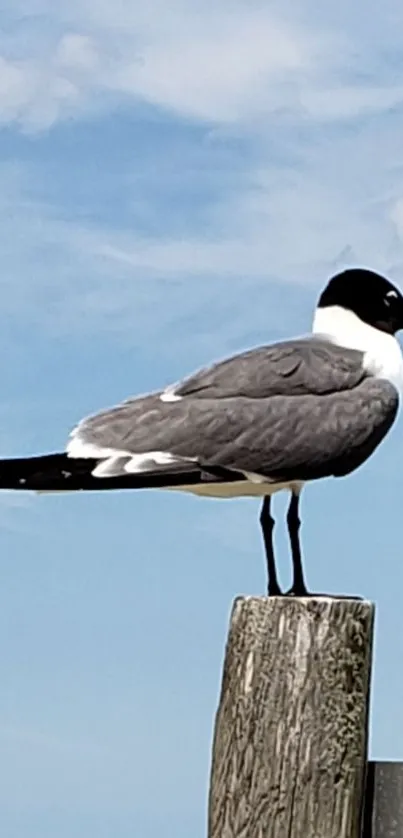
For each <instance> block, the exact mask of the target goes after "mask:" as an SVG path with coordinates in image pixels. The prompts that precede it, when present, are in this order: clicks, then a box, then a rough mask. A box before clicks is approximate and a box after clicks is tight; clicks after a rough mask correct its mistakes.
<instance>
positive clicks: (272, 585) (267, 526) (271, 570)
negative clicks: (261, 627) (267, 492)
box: [260, 496, 282, 596]
mask: <svg viewBox="0 0 403 838" xmlns="http://www.w3.org/2000/svg"><path fill="white" fill-rule="evenodd" d="M260 526H261V527H262V533H263V541H264V546H265V551H266V562H267V576H268V583H267V593H268V595H269V596H282V591H281V590H280V585H279V584H278V579H277V571H276V562H275V558H274V548H273V527H274V520H273V518H272V517H271V514H270V497H269V496H266V497H265V498H264V499H263V506H262V511H261V513H260Z"/></svg>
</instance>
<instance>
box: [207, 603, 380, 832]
mask: <svg viewBox="0 0 403 838" xmlns="http://www.w3.org/2000/svg"><path fill="white" fill-rule="evenodd" d="M373 618H374V606H373V605H372V604H371V603H370V602H363V601H360V600H352V599H330V598H319V597H318V598H303V599H291V598H283V597H273V598H257V597H247V598H239V599H237V600H235V603H234V607H233V611H232V615H231V624H230V631H229V638H228V643H227V649H226V657H225V664H224V674H223V682H222V689H221V698H220V704H219V709H218V713H217V717H216V724H215V733H214V745H213V763H212V775H211V785H210V798H209V818H208V820H209V824H208V836H209V838H361V818H362V807H363V793H364V784H365V770H366V756H367V754H366V751H367V724H368V704H369V683H370V669H371V651H372V634H373Z"/></svg>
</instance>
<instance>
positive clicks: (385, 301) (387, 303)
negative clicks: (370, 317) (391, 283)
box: [384, 290, 399, 308]
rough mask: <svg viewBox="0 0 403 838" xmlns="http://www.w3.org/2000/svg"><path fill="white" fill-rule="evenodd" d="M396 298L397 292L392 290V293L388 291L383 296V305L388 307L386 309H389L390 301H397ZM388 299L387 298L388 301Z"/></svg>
mask: <svg viewBox="0 0 403 838" xmlns="http://www.w3.org/2000/svg"><path fill="white" fill-rule="evenodd" d="M398 296H399V295H398V293H397V291H393V290H392V291H388V292H387V293H386V294H385V298H384V303H385V306H388V308H389V307H390V304H391V300H392V299H395V300H397V298H398ZM388 298H389V299H388Z"/></svg>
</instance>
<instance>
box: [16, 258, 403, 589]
mask: <svg viewBox="0 0 403 838" xmlns="http://www.w3.org/2000/svg"><path fill="white" fill-rule="evenodd" d="M402 328H403V297H402V294H401V293H400V291H399V290H398V289H397V288H396V287H395V286H394V285H393V284H392V283H391V282H390V281H389V280H388V279H386V278H385V277H383V276H381V275H380V274H378V273H376V272H374V271H372V270H367V269H364V268H350V269H347V270H344V271H342V272H341V273H338V274H336V275H335V276H333V277H331V278H330V280H329V281H328V282H327V285H326V287H325V288H324V289H323V290H322V292H321V294H320V296H319V299H318V301H317V305H316V308H315V311H314V316H313V323H312V329H311V332H310V333H309V334H308V335H306V336H303V337H297V338H292V339H290V340H284V341H281V342H278V343H272V344H269V345H266V346H261V347H258V348H254V349H250V350H249V351H246V352H242V353H240V354H237V355H235V356H233V357H230V358H227V359H224V360H221V361H218V362H217V363H214V364H213V365H211V366H208V367H205V368H203V369H201V370H199V371H197V372H195V373H193V374H191V375H189V376H188V377H187V378H184V379H182V380H181V381H179V382H177V383H176V384H172V385H170V386H169V387H167V388H166V389H164V390H159V391H156V392H152V393H149V394H146V395H140V396H136V397H132V398H130V399H128V400H127V401H125V402H123V403H122V404H120V405H117V406H115V407H112V408H111V409H107V410H103V411H101V412H99V413H96V414H95V415H92V416H89V417H86V418H84V419H82V420H81V421H80V422H79V423H78V425H77V426H76V427H75V428H74V429H73V430H72V432H71V434H70V437H69V438H68V442H67V446H66V450H65V452H64V453H61V454H49V455H45V456H39V457H38V456H37V457H28V458H23V459H22V458H18V459H6V460H0V488H2V489H26V490H34V491H38V492H49V491H50V492H55V491H56V492H58V491H62V492H65V491H84V490H87V491H89V490H94V489H146V488H159V489H165V490H180V491H182V492H191V493H193V494H195V495H199V496H202V497H214V498H234V497H245V496H249V497H260V498H261V499H262V506H261V513H260V525H261V529H262V535H263V543H264V548H265V554H266V563H267V574H268V586H267V593H268V595H269V596H294V597H296V596H298V597H303V596H310V595H312V594H310V593H309V591H308V589H307V586H306V582H305V575H304V569H303V561H302V553H301V546H300V532H299V531H300V523H301V522H300V516H299V505H300V498H301V492H302V489H303V488H304V486H305V484H306V483H309V482H310V481H313V480H319V479H321V478H325V477H332V476H333V477H343V476H345V475H347V474H350V473H351V472H353V471H354V470H355V469H357V468H358V467H359V466H360V465H362V464H363V463H364V462H365V461H366V460H367V459H368V458H369V457H370V455H371V454H372V453H373V452H374V451H375V449H376V448H377V447H378V445H379V444H380V443H381V442H382V440H383V439H384V437H385V436H386V434H387V432H388V431H389V429H390V428H391V426H392V424H393V422H394V421H395V418H396V415H397V412H398V407H399V399H400V394H401V392H402V387H403V357H402V352H401V349H400V346H399V343H398V341H397V339H396V333H397V332H398V331H399V330H400V329H402ZM282 490H287V491H288V492H289V493H290V502H289V506H288V512H287V526H288V533H289V541H290V547H291V557H292V568H293V578H292V585H291V588H290V589H289V590H288V591H286V592H283V591H282V590H281V588H280V585H279V581H278V575H277V569H276V561H275V554H274V548H273V527H274V519H273V518H272V516H271V498H272V496H273V495H274V494H275V493H276V492H279V491H282Z"/></svg>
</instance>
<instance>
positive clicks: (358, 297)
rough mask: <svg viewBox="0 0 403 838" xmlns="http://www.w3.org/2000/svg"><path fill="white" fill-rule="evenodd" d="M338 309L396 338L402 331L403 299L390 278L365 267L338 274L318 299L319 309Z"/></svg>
mask: <svg viewBox="0 0 403 838" xmlns="http://www.w3.org/2000/svg"><path fill="white" fill-rule="evenodd" d="M329 306H338V307H339V308H343V309H345V310H347V311H352V312H353V313H354V314H356V315H357V317H359V318H360V320H362V321H363V322H364V323H367V324H368V325H370V326H373V327H374V328H375V329H380V330H381V331H382V332H387V333H388V334H392V335H394V334H395V333H396V332H398V331H399V329H403V296H402V294H401V293H400V291H399V289H398V288H396V286H395V285H392V283H391V282H389V280H388V279H386V278H385V277H383V276H381V275H380V274H377V273H375V271H369V270H364V269H363V268H351V269H349V270H346V271H343V272H342V273H339V274H336V276H333V277H332V278H331V279H330V281H329V282H328V284H327V286H326V288H325V289H324V291H322V294H321V296H320V298H319V300H318V308H321V309H324V308H327V307H329Z"/></svg>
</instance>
